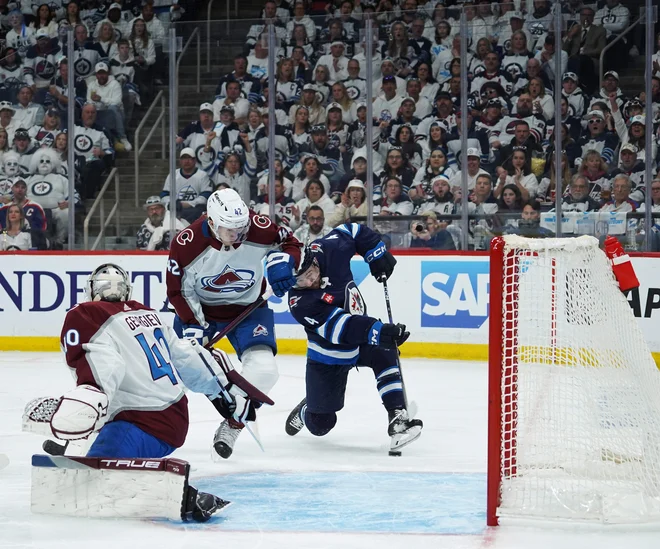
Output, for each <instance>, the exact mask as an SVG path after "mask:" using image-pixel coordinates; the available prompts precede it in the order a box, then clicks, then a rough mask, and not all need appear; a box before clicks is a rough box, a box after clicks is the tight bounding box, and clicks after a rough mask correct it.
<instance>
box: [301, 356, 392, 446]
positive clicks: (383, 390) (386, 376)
mask: <svg viewBox="0 0 660 549" xmlns="http://www.w3.org/2000/svg"><path fill="white" fill-rule="evenodd" d="M396 352H397V351H395V350H392V349H384V348H382V347H375V346H373V345H362V346H361V347H360V354H359V356H358V362H357V364H356V365H338V364H323V363H321V362H316V361H314V360H309V359H308V360H307V369H306V374H305V384H306V394H307V404H306V405H305V407H304V408H303V410H302V411H301V416H302V418H303V421H304V423H305V426H306V427H307V429H308V430H309V432H310V433H312V434H313V435H316V436H323V435H325V434H327V433H329V432H330V431H331V430H332V428H333V427H334V426H335V424H336V423H337V414H336V412H338V411H339V410H341V409H342V408H343V407H344V395H345V394H346V382H347V379H348V372H349V371H350V370H351V369H352V368H353V367H354V366H358V367H360V366H365V367H367V368H371V369H372V370H373V373H374V376H375V377H376V387H377V389H378V394H379V395H380V398H381V400H382V402H383V406H385V409H386V410H395V409H397V408H404V407H405V404H404V399H403V385H402V382H401V370H400V369H399V366H398V364H397V355H396Z"/></svg>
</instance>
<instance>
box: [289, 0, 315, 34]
mask: <svg viewBox="0 0 660 549" xmlns="http://www.w3.org/2000/svg"><path fill="white" fill-rule="evenodd" d="M296 25H303V26H304V27H305V30H306V31H307V39H308V40H309V41H310V42H313V41H314V40H316V24H315V23H314V21H313V20H312V18H311V17H310V16H309V15H307V14H306V13H305V3H304V2H303V0H296V3H295V5H294V6H293V17H292V18H291V19H289V21H288V22H287V24H286V37H287V40H289V41H291V36H292V35H293V29H294V27H295V26H296Z"/></svg>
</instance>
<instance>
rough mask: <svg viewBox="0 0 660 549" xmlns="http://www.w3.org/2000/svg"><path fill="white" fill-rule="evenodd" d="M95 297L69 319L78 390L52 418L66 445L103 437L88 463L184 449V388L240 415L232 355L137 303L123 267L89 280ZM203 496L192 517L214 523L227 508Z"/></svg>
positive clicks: (68, 346)
mask: <svg viewBox="0 0 660 549" xmlns="http://www.w3.org/2000/svg"><path fill="white" fill-rule="evenodd" d="M87 296H88V299H89V302H86V303H81V304H79V305H76V306H75V307H73V308H72V309H71V310H70V311H69V312H68V313H67V315H66V318H65V320H64V326H63V328H62V334H61V345H62V350H63V352H64V354H65V358H66V362H67V365H68V366H69V368H70V370H71V373H72V375H73V377H74V378H75V380H76V388H75V389H73V390H72V391H69V392H68V393H66V394H65V395H64V396H63V397H62V398H61V399H60V400H59V402H58V403H57V407H56V409H55V411H54V413H53V414H52V417H50V429H51V431H52V433H53V434H54V435H55V436H56V437H57V438H58V439H61V440H76V439H81V438H85V437H88V436H89V435H91V434H92V433H93V432H95V431H99V434H98V437H97V438H96V440H95V441H94V443H93V444H92V446H91V447H90V449H89V451H88V453H87V457H104V458H162V457H165V456H167V455H169V454H171V453H172V452H173V451H174V450H175V449H176V448H178V447H180V446H181V445H182V444H183V443H184V441H185V438H186V434H187V432H188V401H187V398H186V396H185V394H184V390H183V386H184V384H185V386H186V387H188V388H189V389H192V390H193V391H196V392H200V393H204V394H206V395H207V396H208V397H209V398H212V399H213V398H218V397H222V398H224V399H226V400H227V402H228V404H229V406H230V407H231V408H233V409H235V408H236V407H239V408H241V407H244V404H243V405H241V403H242V402H244V401H245V400H246V399H245V397H247V394H246V393H245V392H243V391H241V390H240V389H239V388H238V387H237V386H236V385H234V384H230V383H229V381H228V379H227V375H229V376H231V375H232V374H231V372H230V370H231V369H232V368H231V363H230V362H229V359H228V358H227V356H226V355H225V354H224V353H223V352H221V351H215V350H214V351H213V353H210V352H209V351H207V350H206V349H204V348H203V347H202V346H201V345H199V344H198V343H197V342H196V341H194V340H180V339H179V338H178V337H177V336H176V335H175V334H174V331H173V330H172V328H171V327H169V326H167V325H166V324H164V323H163V322H161V319H160V318H159V316H158V314H157V313H156V311H154V310H152V309H149V308H147V307H145V306H144V305H142V304H141V303H139V302H137V301H132V300H131V299H130V297H131V285H130V281H129V278H128V275H127V273H126V272H125V271H124V270H123V269H122V268H121V267H119V266H117V265H113V264H104V265H101V266H100V267H98V268H97V269H96V270H95V271H94V272H93V273H92V274H91V275H90V277H89V280H88V281H87ZM248 398H250V397H248ZM28 406H30V405H28ZM29 412H30V410H27V413H28V415H29ZM203 496H204V497H202V498H201V499H202V501H201V503H200V497H199V496H198V497H197V507H196V508H194V509H192V510H191V515H192V517H193V518H204V519H208V517H210V514H211V513H213V512H214V511H215V510H217V509H218V508H221V507H222V506H224V505H226V502H223V501H222V500H220V499H219V498H215V496H211V495H210V494H203ZM206 496H208V497H206ZM193 501H194V499H193ZM193 505H194V504H193ZM196 513H197V515H198V516H195V515H196Z"/></svg>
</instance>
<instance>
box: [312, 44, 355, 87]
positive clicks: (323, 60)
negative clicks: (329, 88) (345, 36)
mask: <svg viewBox="0 0 660 549" xmlns="http://www.w3.org/2000/svg"><path fill="white" fill-rule="evenodd" d="M345 49H346V46H345V44H344V43H343V42H340V41H339V40H336V41H334V42H332V43H331V44H330V53H329V54H326V55H322V56H321V57H319V60H318V61H317V62H316V67H318V66H319V65H325V66H326V67H327V68H328V72H329V77H328V82H329V83H330V84H333V83H335V82H337V81H340V80H345V79H346V78H348V57H346V56H345V55H344V51H345Z"/></svg>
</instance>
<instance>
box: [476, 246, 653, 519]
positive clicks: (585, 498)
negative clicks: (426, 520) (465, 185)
mask: <svg viewBox="0 0 660 549" xmlns="http://www.w3.org/2000/svg"><path fill="white" fill-rule="evenodd" d="M488 390H489V419H488V469H487V473H488V483H487V484H488V493H487V523H488V525H491V526H495V525H497V524H498V523H499V519H500V517H518V518H536V519H564V520H581V521H600V522H613V523H614V522H617V523H631V522H651V521H658V520H660V372H659V371H658V369H657V367H656V365H655V362H654V361H653V358H652V356H651V353H650V351H649V349H648V346H647V345H646V342H645V341H644V337H643V335H642V332H641V330H640V328H639V326H638V325H637V321H636V319H635V318H634V316H633V313H632V311H631V309H630V307H629V305H628V302H627V301H626V299H625V297H624V296H623V294H622V293H621V292H620V291H619V288H618V286H617V283H616V281H615V279H614V276H613V275H612V270H611V266H610V263H609V260H608V259H607V257H606V256H605V254H604V253H603V252H602V251H601V250H600V248H599V246H598V241H597V239H595V238H593V237H588V236H583V237H578V238H565V239H527V238H523V237H520V236H517V235H511V236H505V237H498V238H495V239H493V241H492V243H491V252H490V330H489V383H488Z"/></svg>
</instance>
